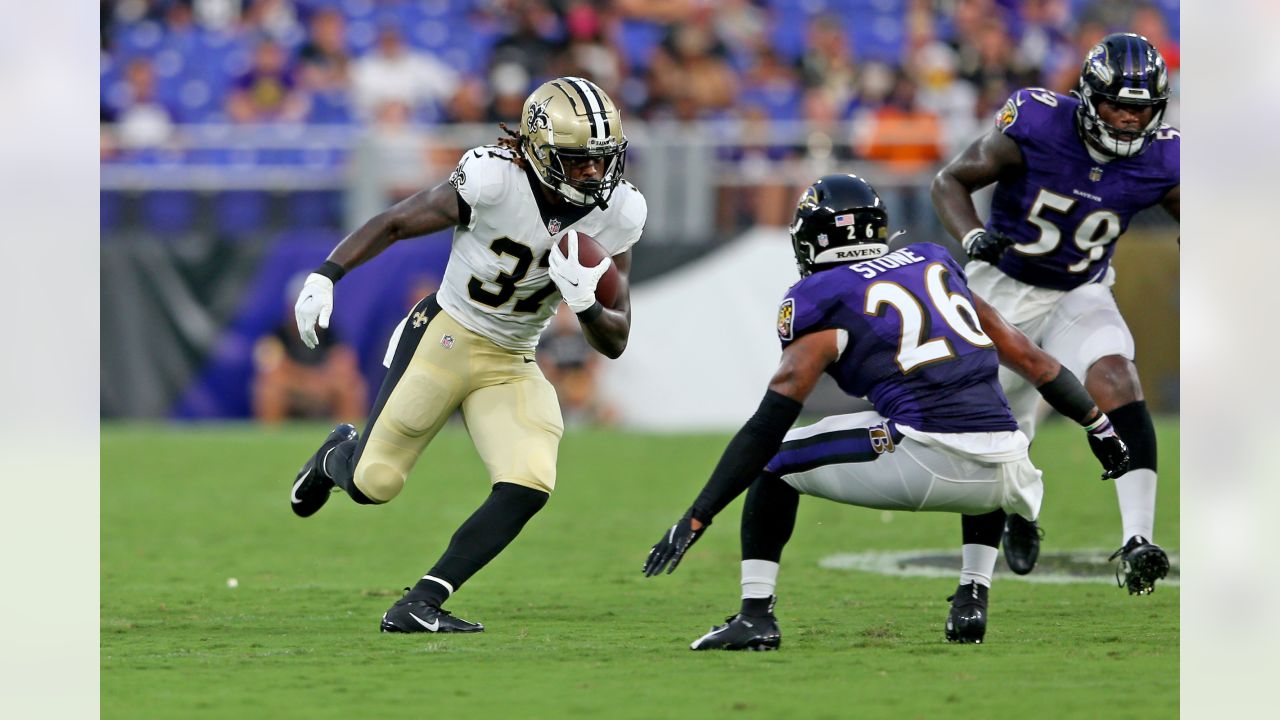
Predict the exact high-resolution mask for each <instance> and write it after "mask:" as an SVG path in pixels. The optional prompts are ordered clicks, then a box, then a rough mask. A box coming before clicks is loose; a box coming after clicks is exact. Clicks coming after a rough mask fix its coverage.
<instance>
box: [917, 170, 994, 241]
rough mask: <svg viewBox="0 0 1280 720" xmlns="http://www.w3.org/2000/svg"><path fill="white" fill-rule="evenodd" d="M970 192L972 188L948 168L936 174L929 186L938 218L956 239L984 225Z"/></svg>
mask: <svg viewBox="0 0 1280 720" xmlns="http://www.w3.org/2000/svg"><path fill="white" fill-rule="evenodd" d="M970 193H971V191H970V189H969V188H967V187H965V185H964V184H963V183H961V182H960V180H959V179H957V178H956V177H955V176H954V175H952V174H951V173H949V172H948V171H947V169H946V168H943V169H942V171H941V172H939V173H938V174H937V175H936V176H934V178H933V184H932V185H931V186H930V188H929V195H930V198H931V199H932V200H933V207H934V209H935V210H936V211H937V213H938V218H939V219H941V220H942V225H943V227H945V228H946V229H947V233H948V234H949V235H951V237H953V238H955V239H956V240H960V239H961V238H963V237H964V236H965V233H967V232H969V231H970V230H972V229H974V228H979V227H982V219H981V218H979V217H978V209H977V207H976V206H975V205H974V204H973V196H972V195H971V194H970Z"/></svg>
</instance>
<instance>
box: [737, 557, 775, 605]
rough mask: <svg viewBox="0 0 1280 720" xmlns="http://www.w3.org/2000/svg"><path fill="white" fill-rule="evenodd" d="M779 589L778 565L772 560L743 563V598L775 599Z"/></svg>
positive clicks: (744, 561) (746, 561)
mask: <svg viewBox="0 0 1280 720" xmlns="http://www.w3.org/2000/svg"><path fill="white" fill-rule="evenodd" d="M777 587H778V563H776V562H773V561H771V560H743V561H742V597H744V598H767V597H773V594H774V592H773V591H774V589H775V588H777Z"/></svg>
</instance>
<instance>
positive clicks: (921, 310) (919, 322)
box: [863, 262, 992, 375]
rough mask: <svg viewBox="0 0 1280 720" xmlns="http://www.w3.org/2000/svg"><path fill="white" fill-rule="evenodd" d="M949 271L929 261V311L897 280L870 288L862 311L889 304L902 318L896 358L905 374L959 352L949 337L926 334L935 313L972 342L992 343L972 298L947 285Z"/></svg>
mask: <svg viewBox="0 0 1280 720" xmlns="http://www.w3.org/2000/svg"><path fill="white" fill-rule="evenodd" d="M947 275H948V272H947V268H946V267H945V266H943V264H942V263H937V262H935V263H930V264H929V266H928V267H926V268H925V270H924V286H925V295H926V296H927V299H928V301H929V304H930V305H932V306H933V308H934V309H935V310H936V311H937V312H936V313H934V312H929V311H927V310H926V308H925V307H924V306H923V305H921V304H920V300H919V299H918V298H917V297H916V296H915V295H914V294H912V292H911V291H910V290H907V289H906V288H905V287H903V286H901V285H899V284H898V283H896V282H892V281H889V280H881V281H879V282H876V283H872V284H871V286H870V287H868V288H867V300H866V305H865V306H864V307H863V312H865V313H866V314H868V315H877V316H883V314H884V310H883V306H884V305H890V306H892V307H893V308H894V309H895V310H897V311H898V316H899V317H901V318H902V335H901V337H900V338H899V339H898V354H897V357H896V360H897V362H898V367H899V368H900V369H901V370H902V374H903V375H907V374H910V373H911V372H912V371H913V370H916V369H917V368H920V367H924V366H925V365H932V364H933V363H937V362H942V361H944V360H949V359H950V358H953V357H955V356H956V353H955V350H954V349H953V348H952V347H951V341H950V340H949V339H947V338H945V337H934V338H929V339H925V335H927V334H929V333H928V326H927V325H926V321H927V320H929V319H931V318H932V317H934V316H941V318H942V320H943V322H945V323H946V324H947V326H948V327H950V328H951V329H952V330H953V331H955V333H956V334H957V335H959V336H960V337H962V338H964V340H965V342H967V343H969V344H970V345H973V346H974V347H991V345H992V342H991V338H989V337H987V334H986V333H984V332H982V326H980V325H979V324H978V313H977V311H976V310H974V309H973V303H971V302H969V298H967V297H965V296H963V295H961V294H959V293H953V292H951V291H950V290H948V289H947ZM926 313H927V314H926Z"/></svg>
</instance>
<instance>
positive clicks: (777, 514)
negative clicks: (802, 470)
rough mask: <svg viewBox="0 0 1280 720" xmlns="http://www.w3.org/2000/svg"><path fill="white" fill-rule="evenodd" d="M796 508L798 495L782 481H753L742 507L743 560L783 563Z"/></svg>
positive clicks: (769, 476) (774, 478) (775, 478)
mask: <svg viewBox="0 0 1280 720" xmlns="http://www.w3.org/2000/svg"><path fill="white" fill-rule="evenodd" d="M799 504H800V493H799V492H797V491H796V489H795V488H793V487H791V486H790V485H788V484H786V483H785V482H783V481H782V478H780V477H778V476H777V475H773V474H771V473H765V474H763V475H761V476H760V477H758V478H756V481H755V482H754V483H752V484H751V489H750V490H748V491H747V501H746V504H744V505H743V506H742V559H743V560H769V561H771V562H779V561H780V560H782V548H783V547H784V546H785V545H786V544H787V541H788V540H790V539H791V531H792V530H794V529H795V527H796V508H797V507H798V506H799Z"/></svg>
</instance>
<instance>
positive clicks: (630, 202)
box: [614, 180, 649, 233]
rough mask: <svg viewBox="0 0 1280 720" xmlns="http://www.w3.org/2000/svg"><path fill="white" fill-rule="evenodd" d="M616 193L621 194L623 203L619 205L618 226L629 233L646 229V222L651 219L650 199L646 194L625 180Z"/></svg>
mask: <svg viewBox="0 0 1280 720" xmlns="http://www.w3.org/2000/svg"><path fill="white" fill-rule="evenodd" d="M614 194H615V195H620V196H621V198H619V199H620V200H621V203H620V204H619V205H618V227H620V228H621V229H622V230H623V231H625V232H627V233H631V232H636V233H638V232H640V231H641V230H643V229H644V223H645V221H646V220H648V219H649V201H647V200H645V199H644V195H643V194H641V193H640V191H639V190H638V189H637V188H636V186H635V185H632V184H631V183H629V182H627V181H626V180H623V181H622V182H620V183H618V188H617V190H614Z"/></svg>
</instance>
